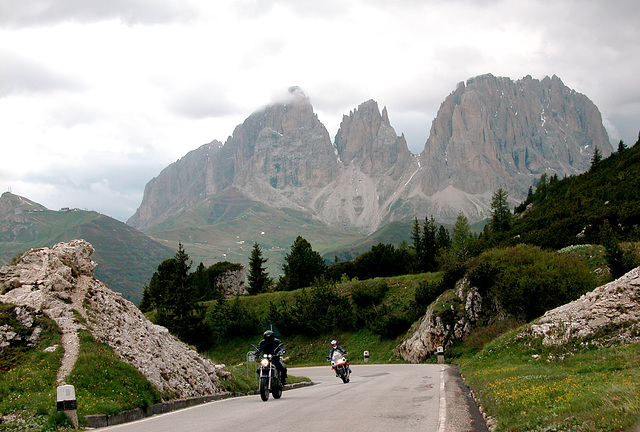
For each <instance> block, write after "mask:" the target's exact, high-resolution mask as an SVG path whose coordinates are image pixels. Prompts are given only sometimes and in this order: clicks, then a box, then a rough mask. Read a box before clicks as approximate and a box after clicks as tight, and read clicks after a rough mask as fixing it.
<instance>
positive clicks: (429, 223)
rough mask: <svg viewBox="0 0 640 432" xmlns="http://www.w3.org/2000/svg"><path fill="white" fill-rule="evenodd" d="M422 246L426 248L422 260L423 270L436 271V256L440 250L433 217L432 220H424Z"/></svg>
mask: <svg viewBox="0 0 640 432" xmlns="http://www.w3.org/2000/svg"><path fill="white" fill-rule="evenodd" d="M422 246H423V248H424V250H423V256H422V259H421V264H422V270H423V271H434V270H435V269H436V255H437V253H438V250H437V245H436V222H435V220H434V219H433V216H431V219H429V218H425V220H424V226H423V228H422Z"/></svg>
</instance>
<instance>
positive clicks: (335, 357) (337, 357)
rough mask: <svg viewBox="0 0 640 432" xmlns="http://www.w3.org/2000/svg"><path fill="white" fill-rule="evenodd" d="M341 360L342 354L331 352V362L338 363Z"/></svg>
mask: <svg viewBox="0 0 640 432" xmlns="http://www.w3.org/2000/svg"><path fill="white" fill-rule="evenodd" d="M341 358H342V354H341V353H340V352H338V351H334V352H333V356H332V357H331V360H333V361H334V362H335V361H338V360H339V359H341Z"/></svg>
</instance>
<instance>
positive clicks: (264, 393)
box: [260, 377, 269, 402]
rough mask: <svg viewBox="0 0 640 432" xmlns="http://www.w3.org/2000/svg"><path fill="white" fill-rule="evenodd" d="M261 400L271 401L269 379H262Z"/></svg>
mask: <svg viewBox="0 0 640 432" xmlns="http://www.w3.org/2000/svg"><path fill="white" fill-rule="evenodd" d="M260 398H261V399H262V400H263V401H265V402H266V401H268V400H269V378H267V377H263V378H260Z"/></svg>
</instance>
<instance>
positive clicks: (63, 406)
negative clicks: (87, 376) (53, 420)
mask: <svg viewBox="0 0 640 432" xmlns="http://www.w3.org/2000/svg"><path fill="white" fill-rule="evenodd" d="M56 396H57V397H56V400H57V408H58V411H64V413H65V414H66V415H67V417H69V420H71V424H72V425H73V428H74V429H78V412H77V409H78V404H77V402H76V390H75V388H74V387H73V386H72V385H62V386H58V388H57V390H56Z"/></svg>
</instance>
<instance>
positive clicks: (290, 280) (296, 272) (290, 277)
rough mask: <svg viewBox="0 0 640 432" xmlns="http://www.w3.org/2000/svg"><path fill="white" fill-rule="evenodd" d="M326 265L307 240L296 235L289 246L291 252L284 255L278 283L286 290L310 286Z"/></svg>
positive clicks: (322, 272)
mask: <svg viewBox="0 0 640 432" xmlns="http://www.w3.org/2000/svg"><path fill="white" fill-rule="evenodd" d="M326 267H327V266H326V264H325V262H324V259H322V256H320V254H319V253H318V252H316V251H314V250H313V249H312V248H311V244H310V243H309V242H308V241H306V240H305V239H303V238H302V237H300V236H298V238H296V240H295V241H294V242H293V246H291V253H289V254H287V256H285V263H284V264H283V265H282V271H283V273H284V275H283V276H282V277H281V278H280V282H279V285H280V287H281V288H282V289H285V290H288V291H291V290H295V289H298V288H302V287H307V286H310V285H311V284H312V282H313V281H314V280H315V279H316V278H318V277H320V276H322V275H323V274H324V271H325V269H326Z"/></svg>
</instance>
